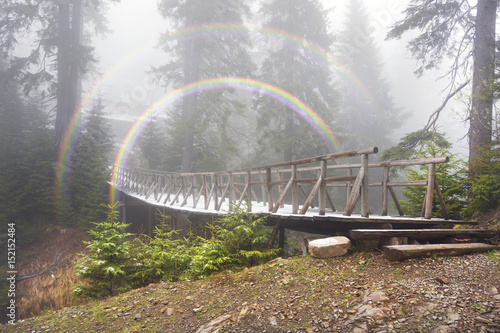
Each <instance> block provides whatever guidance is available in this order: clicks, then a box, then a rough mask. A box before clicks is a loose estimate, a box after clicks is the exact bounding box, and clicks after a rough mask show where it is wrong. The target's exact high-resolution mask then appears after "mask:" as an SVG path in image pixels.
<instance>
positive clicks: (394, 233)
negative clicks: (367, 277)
mask: <svg viewBox="0 0 500 333" xmlns="http://www.w3.org/2000/svg"><path fill="white" fill-rule="evenodd" d="M496 234H497V231H495V230H488V229H353V230H350V231H349V236H350V237H351V238H352V239H353V240H360V239H378V238H381V237H411V238H414V239H439V238H445V237H448V236H450V237H454V238H468V237H474V238H492V237H495V236H496Z"/></svg>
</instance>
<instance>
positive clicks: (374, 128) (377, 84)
mask: <svg viewBox="0 0 500 333" xmlns="http://www.w3.org/2000/svg"><path fill="white" fill-rule="evenodd" d="M369 22H370V17H369V15H368V13H367V11H366V8H365V7H364V5H363V1H362V0H351V1H350V4H349V10H348V13H347V22H346V25H345V28H344V30H343V31H342V32H341V34H340V37H339V50H340V54H339V56H340V59H341V60H342V63H343V64H344V65H345V66H346V69H347V70H348V71H349V72H351V73H352V74H353V75H354V76H355V77H356V78H357V79H358V80H359V81H360V82H361V84H362V86H363V87H364V88H365V90H366V91H368V92H369V96H366V95H363V94H362V92H360V91H359V90H357V89H355V88H354V87H353V86H352V85H350V84H349V83H348V82H346V83H342V82H341V84H342V89H341V90H342V97H343V99H342V103H341V107H340V111H339V116H340V119H341V126H342V128H345V129H346V133H347V137H346V138H345V143H344V144H343V147H344V149H345V150H352V149H360V148H365V147H373V146H377V147H379V148H382V149H385V148H387V147H388V146H389V144H390V138H389V136H390V134H391V133H392V132H393V131H394V130H395V129H396V128H397V127H398V126H399V125H401V115H400V110H399V109H398V108H396V107H395V106H394V103H393V101H392V98H391V95H390V92H389V87H388V84H387V82H386V81H385V80H384V78H383V76H382V73H381V68H382V61H381V60H380V52H379V50H378V47H377V45H376V44H375V43H374V41H373V39H371V38H368V36H365V34H366V31H367V28H368V24H369ZM360 34H362V35H361V36H360Z"/></svg>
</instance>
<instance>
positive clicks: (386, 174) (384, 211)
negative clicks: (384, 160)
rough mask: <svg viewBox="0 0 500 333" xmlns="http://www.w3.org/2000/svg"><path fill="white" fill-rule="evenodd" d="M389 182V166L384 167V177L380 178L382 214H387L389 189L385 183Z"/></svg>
mask: <svg viewBox="0 0 500 333" xmlns="http://www.w3.org/2000/svg"><path fill="white" fill-rule="evenodd" d="M388 182H389V167H387V166H386V167H384V179H383V180H382V216H387V211H388V206H389V204H388V201H389V200H387V199H388V196H389V189H388V188H387V183H388Z"/></svg>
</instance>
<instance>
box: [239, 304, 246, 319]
mask: <svg viewBox="0 0 500 333" xmlns="http://www.w3.org/2000/svg"><path fill="white" fill-rule="evenodd" d="M247 314H248V308H247V307H244V308H243V309H241V311H240V314H239V315H238V319H241V318H244V317H245V316H246V315H247Z"/></svg>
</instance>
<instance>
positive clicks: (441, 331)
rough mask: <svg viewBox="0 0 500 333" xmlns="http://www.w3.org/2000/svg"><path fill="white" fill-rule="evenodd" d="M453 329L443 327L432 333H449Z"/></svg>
mask: <svg viewBox="0 0 500 333" xmlns="http://www.w3.org/2000/svg"><path fill="white" fill-rule="evenodd" d="M451 331H452V329H451V327H449V326H446V325H441V326H438V327H436V328H435V329H433V330H432V333H449V332H451Z"/></svg>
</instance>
